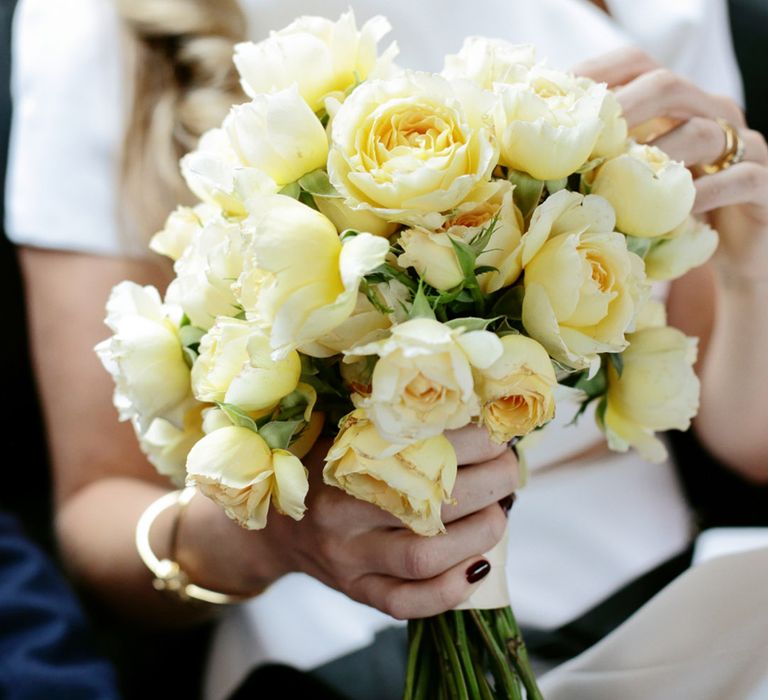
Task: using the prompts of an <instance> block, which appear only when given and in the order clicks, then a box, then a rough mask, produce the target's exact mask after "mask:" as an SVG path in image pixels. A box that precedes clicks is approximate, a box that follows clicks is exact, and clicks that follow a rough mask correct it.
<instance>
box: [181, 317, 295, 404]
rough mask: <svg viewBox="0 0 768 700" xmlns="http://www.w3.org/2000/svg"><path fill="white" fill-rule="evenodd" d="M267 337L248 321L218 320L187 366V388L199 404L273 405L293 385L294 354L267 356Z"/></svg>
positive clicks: (268, 347)
mask: <svg viewBox="0 0 768 700" xmlns="http://www.w3.org/2000/svg"><path fill="white" fill-rule="evenodd" d="M270 353H271V348H270V345H269V338H268V337H267V336H266V335H264V333H263V332H262V331H261V330H260V329H259V328H257V327H256V326H255V325H254V324H253V323H249V322H247V321H239V320H237V319H234V318H219V319H217V320H216V323H215V324H214V325H213V328H211V329H210V330H209V331H208V333H206V335H205V336H203V339H202V340H201V341H200V355H199V357H198V358H197V360H196V361H195V364H194V366H193V367H192V390H193V392H194V394H195V396H196V398H197V399H198V400H199V401H206V402H210V403H217V402H221V403H231V404H235V405H236V406H237V407H238V408H241V409H243V410H244V411H261V410H263V409H265V408H269V407H271V406H274V405H276V404H277V403H278V402H279V401H280V399H282V398H283V397H284V396H287V395H288V394H290V393H291V392H292V391H293V390H294V389H295V388H296V386H297V385H298V383H299V377H300V375H301V361H300V360H299V354H298V353H297V352H296V351H295V350H292V351H291V352H289V353H288V354H287V355H286V356H285V357H284V358H282V359H280V360H273V359H272V358H271V357H270Z"/></svg>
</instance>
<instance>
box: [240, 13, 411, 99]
mask: <svg viewBox="0 0 768 700" xmlns="http://www.w3.org/2000/svg"><path fill="white" fill-rule="evenodd" d="M390 29H391V27H390V24H389V22H388V21H387V20H386V19H384V17H381V16H379V15H377V16H376V17H373V18H371V19H370V20H368V21H367V22H366V23H365V24H364V25H363V26H362V27H361V28H360V29H358V28H357V24H356V22H355V15H354V13H353V12H352V10H349V12H345V13H344V14H342V15H341V17H339V19H338V20H337V21H336V22H332V21H331V20H328V19H325V18H324V17H299V18H298V19H297V20H295V21H294V22H292V23H291V24H289V25H288V26H287V27H285V29H281V30H280V31H277V32H271V33H270V35H269V37H268V38H267V39H265V40H264V41H261V42H259V43H257V44H254V43H243V44H238V45H237V46H236V47H235V65H236V66H237V70H238V71H239V73H240V78H241V80H242V84H243V89H244V90H245V92H246V93H247V94H248V95H250V96H251V97H256V96H257V95H262V94H267V93H272V92H276V91H278V90H284V89H285V88H287V87H289V86H291V85H296V86H297V88H298V91H299V94H300V95H301V96H302V97H303V98H304V99H305V100H306V101H307V103H308V104H309V106H310V107H311V109H312V110H313V111H314V112H317V111H318V110H320V109H321V108H322V107H323V100H324V98H325V97H326V95H329V94H332V93H336V94H339V93H344V92H345V91H346V90H348V89H349V88H351V87H353V86H354V85H355V84H356V83H358V82H359V81H363V80H366V79H367V78H368V77H369V76H371V74H374V73H376V72H386V71H387V70H388V68H389V66H390V64H391V62H392V59H393V58H394V57H395V56H396V55H397V45H396V44H394V43H393V44H391V45H390V46H389V47H388V48H387V49H386V50H385V51H384V52H383V54H382V55H381V56H380V57H379V56H378V55H377V54H378V43H379V42H380V41H381V39H383V38H384V36H385V35H386V34H388V33H389V31H390Z"/></svg>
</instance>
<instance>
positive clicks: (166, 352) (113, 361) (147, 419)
mask: <svg viewBox="0 0 768 700" xmlns="http://www.w3.org/2000/svg"><path fill="white" fill-rule="evenodd" d="M180 317H181V311H180V310H178V309H175V308H173V307H169V306H166V305H163V303H162V302H161V301H160V295H159V293H158V291H157V290H156V289H155V288H154V287H140V286H139V285H137V284H134V283H133V282H121V283H120V284H118V285H117V286H116V287H115V288H114V289H113V290H112V293H111V294H110V297H109V301H108V302H107V318H106V324H107V325H108V326H109V328H110V329H111V330H112V332H113V333H114V335H113V336H112V337H111V338H108V339H107V340H104V341H102V342H101V343H99V344H98V345H97V346H96V348H95V350H96V353H97V354H98V356H99V359H100V360H101V362H102V364H103V365H104V367H105V368H106V369H107V371H108V372H109V373H110V374H111V375H112V378H113V379H114V381H115V393H114V403H115V407H116V408H117V409H118V411H119V414H120V420H129V419H135V421H136V422H137V424H138V426H139V430H140V431H141V432H142V433H143V432H145V431H146V430H147V428H148V427H149V425H150V424H151V423H152V421H153V420H154V419H155V418H166V419H167V420H169V421H170V422H172V423H174V424H175V425H179V426H181V424H182V420H183V417H182V416H183V413H182V411H183V405H184V403H185V402H186V401H187V400H188V399H189V397H190V385H189V368H188V367H187V363H186V362H185V360H184V355H183V352H182V347H181V341H180V339H179V328H178V323H179V321H180Z"/></svg>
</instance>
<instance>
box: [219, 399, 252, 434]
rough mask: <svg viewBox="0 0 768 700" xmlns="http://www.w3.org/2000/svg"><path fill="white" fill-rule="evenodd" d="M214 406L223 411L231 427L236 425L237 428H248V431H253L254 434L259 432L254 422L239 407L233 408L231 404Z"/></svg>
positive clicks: (233, 405)
mask: <svg viewBox="0 0 768 700" xmlns="http://www.w3.org/2000/svg"><path fill="white" fill-rule="evenodd" d="M216 405H217V406H218V407H219V408H220V409H221V410H222V411H224V413H225V414H226V416H227V418H229V420H230V422H231V423H232V425H236V426H238V427H239V428H248V430H253V432H254V433H258V432H259V426H258V425H257V423H256V421H255V420H253V418H251V417H250V416H249V415H248V414H247V413H246V412H245V411H244V410H243V409H242V408H240V407H239V406H235V404H233V403H217V404H216Z"/></svg>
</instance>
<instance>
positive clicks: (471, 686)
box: [453, 610, 480, 698]
mask: <svg viewBox="0 0 768 700" xmlns="http://www.w3.org/2000/svg"><path fill="white" fill-rule="evenodd" d="M453 621H454V627H455V629H456V651H457V653H458V655H459V659H460V660H461V665H462V667H463V669H464V677H465V678H466V681H467V690H468V691H469V697H470V698H479V697H480V688H479V687H478V680H477V672H476V669H475V666H474V664H473V663H472V657H471V656H470V653H469V641H468V639H467V629H466V626H465V624H464V613H463V612H462V611H461V610H454V611H453Z"/></svg>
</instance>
